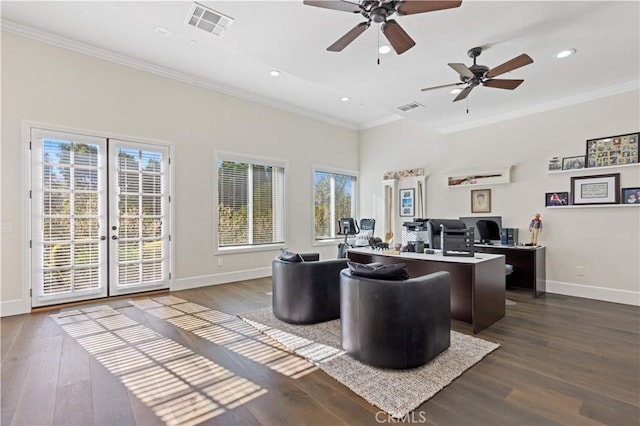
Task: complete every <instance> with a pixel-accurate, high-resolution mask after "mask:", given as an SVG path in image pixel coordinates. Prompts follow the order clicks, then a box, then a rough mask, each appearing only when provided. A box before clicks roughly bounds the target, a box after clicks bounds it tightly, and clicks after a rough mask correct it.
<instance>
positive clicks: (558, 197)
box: [544, 192, 569, 207]
mask: <svg viewBox="0 0 640 426" xmlns="http://www.w3.org/2000/svg"><path fill="white" fill-rule="evenodd" d="M568 205H569V193H568V192H547V193H546V194H545V195H544V206H545V207H556V206H568Z"/></svg>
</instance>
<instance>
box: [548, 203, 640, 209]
mask: <svg viewBox="0 0 640 426" xmlns="http://www.w3.org/2000/svg"><path fill="white" fill-rule="evenodd" d="M593 207H598V208H600V207H631V208H634V207H636V208H638V207H640V204H586V205H579V206H574V205H570V206H547V207H545V208H547V209H554V210H564V209H588V208H593Z"/></svg>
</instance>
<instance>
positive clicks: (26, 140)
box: [21, 120, 176, 313]
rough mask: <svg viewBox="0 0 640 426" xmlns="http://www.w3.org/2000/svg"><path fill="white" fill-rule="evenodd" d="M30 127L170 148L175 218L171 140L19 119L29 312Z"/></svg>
mask: <svg viewBox="0 0 640 426" xmlns="http://www.w3.org/2000/svg"><path fill="white" fill-rule="evenodd" d="M33 128H39V129H45V130H51V131H54V132H56V131H57V132H67V133H75V134H81V135H87V136H94V137H104V138H107V139H120V140H126V141H131V142H137V143H142V144H144V143H146V144H152V145H161V146H165V147H167V148H168V149H169V159H170V161H169V188H168V191H169V195H170V196H171V201H172V202H171V203H169V212H170V213H169V214H170V215H171V217H172V218H173V217H175V208H174V202H173V200H174V199H175V197H174V196H173V191H174V188H175V173H174V172H173V169H174V162H173V161H171V159H172V158H174V157H175V145H174V143H173V142H167V141H163V140H159V139H150V138H140V137H136V136H130V135H123V134H120V133H114V132H109V131H100V130H91V129H84V128H80V127H71V126H62V125H59V124H53V123H46V122H40V121H32V120H23V121H22V132H21V134H22V136H21V139H22V141H23V149H22V153H23V156H22V165H23V175H22V181H23V191H24V198H23V209H22V211H23V212H24V216H23V221H22V235H23V236H24V237H23V241H24V243H23V248H22V252H23V256H24V259H25V261H24V262H23V277H24V279H23V280H22V295H21V298H22V302H23V312H24V313H28V312H30V311H31V293H32V288H31V284H32V274H31V270H32V267H33V265H32V261H31V248H30V244H31V241H32V240H33V230H32V229H31V215H32V210H31V197H30V191H31V187H32V183H31V149H30V143H31V129H33ZM174 223H175V221H174V220H171V221H170V224H169V228H170V229H169V235H171V241H170V242H169V252H170V253H171V254H170V256H171V258H170V260H169V269H170V272H171V276H170V278H169V289H172V288H174V287H175V275H176V274H175V272H174V271H175V249H174V242H175V232H174V228H175V225H174Z"/></svg>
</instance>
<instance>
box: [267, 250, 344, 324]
mask: <svg viewBox="0 0 640 426" xmlns="http://www.w3.org/2000/svg"><path fill="white" fill-rule="evenodd" d="M299 256H300V258H299V259H298V261H294V262H292V261H286V260H282V259H281V258H280V257H277V258H275V259H274V260H273V262H272V267H273V271H272V272H273V278H272V282H273V314H274V315H275V317H276V318H278V319H279V320H281V321H284V322H288V323H291V324H313V323H318V322H323V321H329V320H333V319H337V318H340V270H342V269H344V268H346V267H347V259H329V260H319V259H320V255H319V254H317V253H309V254H300V255H299Z"/></svg>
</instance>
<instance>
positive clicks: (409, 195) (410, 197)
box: [400, 188, 416, 217]
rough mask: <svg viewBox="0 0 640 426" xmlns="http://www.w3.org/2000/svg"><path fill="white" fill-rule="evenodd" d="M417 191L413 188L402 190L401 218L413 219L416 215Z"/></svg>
mask: <svg viewBox="0 0 640 426" xmlns="http://www.w3.org/2000/svg"><path fill="white" fill-rule="evenodd" d="M415 196H416V190H415V189H413V188H408V189H401V190H400V216H406V217H413V215H414V213H415Z"/></svg>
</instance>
